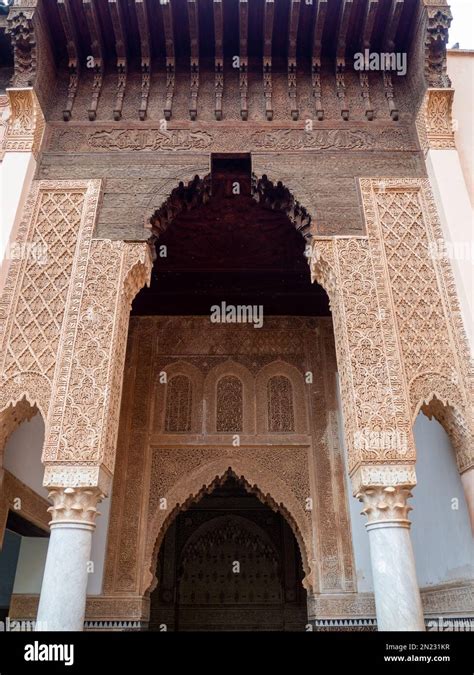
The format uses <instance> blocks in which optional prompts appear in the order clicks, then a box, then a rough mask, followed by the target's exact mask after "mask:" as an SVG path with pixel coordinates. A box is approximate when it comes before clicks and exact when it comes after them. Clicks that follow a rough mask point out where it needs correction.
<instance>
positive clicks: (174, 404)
mask: <svg viewBox="0 0 474 675" xmlns="http://www.w3.org/2000/svg"><path fill="white" fill-rule="evenodd" d="M192 394H193V391H192V384H191V380H190V379H189V377H186V375H175V376H174V377H172V378H171V379H170V380H169V382H168V387H167V392H166V419H165V430H166V431H170V432H176V431H191V408H192Z"/></svg>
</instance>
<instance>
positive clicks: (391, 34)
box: [383, 0, 404, 122]
mask: <svg viewBox="0 0 474 675" xmlns="http://www.w3.org/2000/svg"><path fill="white" fill-rule="evenodd" d="M403 3H404V0H392V1H391V5H390V13H389V18H388V20H387V27H386V30H385V35H384V48H385V51H386V53H389V54H390V53H393V52H394V50H395V37H396V35H397V30H398V26H399V24H400V17H401V15H402V10H403ZM383 86H384V90H385V98H386V99H387V102H388V110H389V113H390V117H391V118H392V120H393V121H394V122H396V121H398V118H399V116H400V113H399V110H398V108H397V105H396V103H395V96H394V94H393V83H392V75H391V73H390V72H387V71H386V70H384V71H383Z"/></svg>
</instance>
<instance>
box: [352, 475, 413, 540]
mask: <svg viewBox="0 0 474 675" xmlns="http://www.w3.org/2000/svg"><path fill="white" fill-rule="evenodd" d="M412 496H413V495H412V493H411V489H410V487H408V486H404V485H395V486H394V485H386V486H383V485H374V486H367V487H364V488H363V489H362V490H360V492H358V493H357V495H356V497H357V499H358V500H359V501H361V502H362V503H363V505H364V508H363V509H362V511H361V513H362V514H363V515H366V516H367V518H368V520H367V523H366V527H367V529H368V530H370V529H372V528H373V527H407V528H408V527H410V521H409V520H408V512H409V511H411V509H412V507H411V506H409V505H408V499H409V498H410V497H412Z"/></svg>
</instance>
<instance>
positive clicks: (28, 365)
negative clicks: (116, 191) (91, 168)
mask: <svg viewBox="0 0 474 675" xmlns="http://www.w3.org/2000/svg"><path fill="white" fill-rule="evenodd" d="M100 189H101V184H100V181H95V180H90V181H54V182H52V181H35V182H34V183H33V186H32V188H31V190H30V193H29V196H28V199H27V202H26V205H25V208H24V211H23V218H22V221H21V223H20V227H19V231H18V236H17V239H16V242H15V244H14V251H13V252H12V256H11V257H12V260H11V261H10V265H9V269H8V276H7V281H6V285H5V289H4V292H3V294H2V297H1V304H0V344H1V346H2V349H1V362H0V377H1V383H2V386H1V388H0V411H1V428H2V436H3V437H4V440H5V439H6V438H7V436H8V435H9V434H10V433H11V431H12V430H13V429H14V428H15V427H16V426H17V425H18V424H19V423H20V422H21V421H22V419H23V418H22V417H21V416H20V415H19V414H18V405H20V406H23V407H24V408H25V413H26V414H29V411H30V406H27V405H26V404H25V403H24V402H23V401H22V399H26V400H27V401H28V402H29V404H31V406H35V407H36V408H38V409H39V410H40V412H41V413H42V415H43V417H44V418H45V419H46V423H47V436H46V441H45V450H44V456H43V461H44V462H45V463H47V464H48V463H51V464H52V465H53V464H54V471H53V469H52V468H51V474H50V476H49V484H54V481H63V480H67V475H69V479H70V480H71V482H74V484H78V483H80V482H81V481H83V480H88V481H89V482H90V481H91V480H97V476H98V469H99V467H100V465H101V464H103V466H104V468H105V469H106V472H109V473H110V472H111V471H112V470H113V460H114V443H115V434H116V426H115V427H114V423H113V418H114V412H113V411H114V408H115V407H117V406H119V405H120V394H121V377H122V370H123V357H124V349H125V342H126V335H127V326H128V317H129V311H130V303H131V300H132V299H133V297H134V295H135V294H136V292H137V290H138V288H140V287H142V286H143V285H144V283H145V282H146V280H147V278H148V274H149V272H150V257H149V253H148V250H147V247H146V245H144V244H128V243H126V242H111V241H107V240H94V239H93V238H92V234H93V229H94V225H95V219H96V215H97V208H98V205H99V200H100ZM121 350H122V351H121ZM112 354H113V358H112ZM88 395H89V398H88ZM91 397H93V401H92V399H91ZM98 404H99V407H98ZM117 411H118V407H117ZM114 430H115V431H114ZM87 433H89V436H88V437H87V438H86V437H85V435H86V434H87ZM91 434H92V435H91ZM68 448H72V449H73V450H72V451H71V450H69V451H68ZM2 449H3V448H2ZM58 461H60V462H62V464H61V466H60V467H58V464H57V462H58ZM81 462H82V463H83V466H84V468H83V469H82V473H81V471H80V470H79V469H78V465H79V463H81ZM87 465H89V467H90V470H89V469H88V467H87ZM68 467H69V468H68ZM47 471H48V469H47ZM106 482H107V481H106ZM60 484H61V482H60ZM86 484H87V483H86ZM106 487H107V486H106V485H104V489H106Z"/></svg>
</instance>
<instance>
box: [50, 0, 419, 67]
mask: <svg viewBox="0 0 474 675" xmlns="http://www.w3.org/2000/svg"><path fill="white" fill-rule="evenodd" d="M43 2H44V4H45V9H46V12H47V23H48V27H49V29H50V35H51V43H52V46H53V50H54V52H55V56H56V60H57V62H58V63H59V64H63V65H64V66H67V63H68V49H67V40H66V35H65V31H64V25H63V22H62V21H61V18H60V13H59V10H58V4H63V5H67V7H68V12H69V15H70V19H71V21H72V23H73V24H74V26H75V28H76V32H77V50H78V52H79V55H80V58H81V60H85V59H86V57H87V56H88V55H90V54H93V49H92V45H91V43H92V35H91V32H90V24H89V23H88V21H87V19H86V10H85V8H86V7H87V6H88V5H90V4H91V3H92V5H93V7H94V9H95V11H96V14H97V17H98V18H97V21H98V25H99V32H100V38H101V40H102V43H103V48H104V58H105V60H106V62H107V63H108V64H110V65H111V66H112V67H113V66H114V65H115V63H116V60H117V58H118V51H119V50H118V49H117V34H116V31H115V30H114V24H113V20H112V12H113V9H112V8H113V6H114V5H116V3H118V5H119V9H120V12H121V15H122V17H123V26H124V32H125V38H126V39H125V41H126V54H127V58H128V60H129V64H130V65H133V64H135V65H136V66H137V67H139V65H140V60H141V56H142V54H141V51H142V40H141V34H140V29H139V19H140V16H141V14H140V8H139V6H143V4H144V5H145V7H146V15H147V28H148V30H149V35H150V46H151V57H152V59H153V60H155V61H158V62H161V61H164V59H165V57H166V56H167V48H166V39H165V37H166V36H165V23H164V14H165V13H167V12H168V13H169V14H170V16H171V17H172V31H171V33H170V34H169V35H168V42H169V44H168V49H171V48H172V49H173V51H174V57H175V58H176V63H177V65H178V64H179V63H183V64H184V63H185V64H186V65H189V58H190V55H191V42H190V11H189V8H190V7H191V6H195V4H196V3H197V24H198V31H197V33H198V45H199V46H198V55H199V58H200V59H202V60H203V63H202V65H203V64H204V63H205V62H206V60H209V62H211V61H213V59H214V58H215V56H216V30H215V26H216V23H215V17H214V6H215V4H217V3H219V2H220V3H222V16H223V55H224V58H225V59H229V60H230V59H232V58H233V57H235V56H236V55H239V54H241V51H242V50H241V44H242V43H241V40H240V35H239V31H240V26H241V22H240V15H241V13H242V12H244V11H248V19H247V24H248V36H247V40H246V49H247V52H248V58H249V67H251V66H252V61H253V60H254V61H255V65H256V66H257V65H259V66H260V64H261V59H262V57H263V52H264V32H265V21H267V22H269V21H270V35H271V54H272V58H273V60H274V67H278V64H279V63H281V64H282V65H284V64H285V63H286V61H287V59H288V56H289V44H290V37H293V38H294V39H295V40H296V58H297V59H298V60H303V61H308V62H309V61H310V60H311V58H312V56H314V36H315V27H316V23H317V22H318V21H319V23H320V26H321V29H322V43H321V52H320V55H321V56H322V57H331V58H333V57H335V55H336V53H337V51H338V49H339V51H340V49H341V47H340V45H341V44H343V51H344V52H345V54H346V56H347V57H352V55H353V54H354V53H355V52H357V51H360V50H361V49H363V47H364V43H365V42H366V41H367V40H369V42H370V47H371V49H373V50H376V51H380V50H382V49H385V48H387V43H388V42H391V45H388V46H389V47H390V46H391V47H392V48H393V49H395V50H397V51H407V50H408V47H409V44H410V40H411V35H412V29H413V24H414V17H415V13H416V9H417V5H418V0H312V2H311V3H308V4H307V2H306V0H274V2H269V0H248V2H245V0H244V1H243V0H163V1H162V0H160V1H158V0H43ZM266 5H267V6H269V5H272V6H273V7H274V11H273V17H272V18H270V19H269V18H268V12H266V11H265V6H266ZM292 13H293V16H296V19H297V20H296V22H295V23H294V25H293V29H292V28H291V26H292V22H291V16H292ZM270 16H271V14H270ZM344 16H347V19H348V20H347V22H345V21H343V17H344ZM369 16H370V21H368V18H369ZM338 45H339V47H338ZM169 55H170V52H168V56H169Z"/></svg>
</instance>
